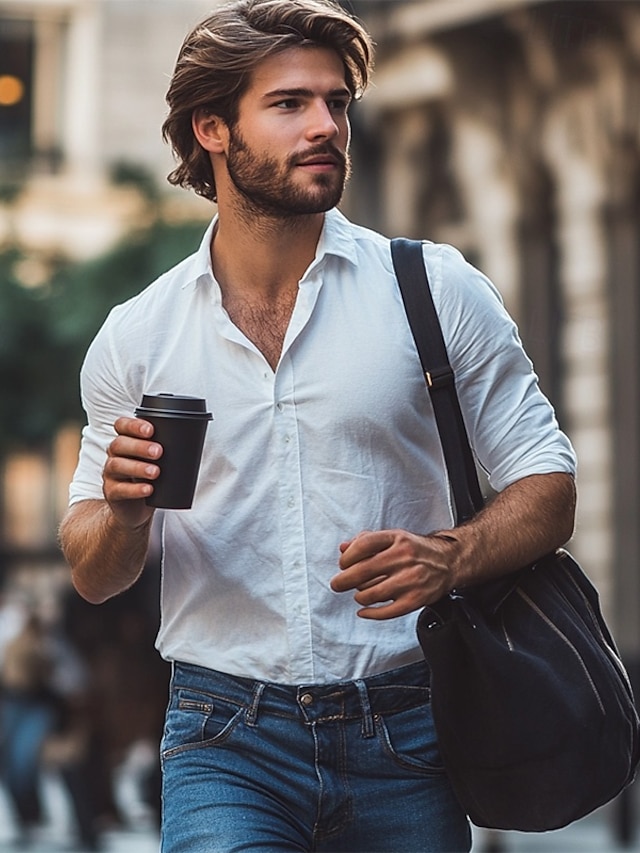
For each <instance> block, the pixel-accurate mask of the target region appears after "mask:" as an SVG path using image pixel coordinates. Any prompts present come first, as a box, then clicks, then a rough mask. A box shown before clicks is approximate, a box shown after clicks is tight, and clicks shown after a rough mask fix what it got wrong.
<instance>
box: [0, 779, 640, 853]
mask: <svg viewBox="0 0 640 853" xmlns="http://www.w3.org/2000/svg"><path fill="white" fill-rule="evenodd" d="M636 787H637V786H636ZM44 791H45V802H46V809H47V814H48V821H47V824H46V825H45V826H44V827H43V828H42V830H41V831H40V834H39V836H38V838H37V839H34V842H33V843H32V844H31V845H30V846H28V847H24V846H22V847H20V846H17V845H16V843H15V829H14V825H13V820H12V817H11V812H10V809H9V807H8V804H7V801H6V798H5V796H4V792H3V791H1V790H0V853H25V851H29V853H71V851H73V853H88V852H87V851H84V850H82V849H81V848H79V847H76V846H73V844H72V843H71V839H72V832H71V826H72V822H71V818H70V814H69V809H68V804H67V802H66V797H65V794H64V791H63V790H62V788H61V787H60V786H59V784H58V782H57V780H56V779H55V778H54V777H50V778H48V779H47V780H46V782H45V786H44ZM633 793H634V799H635V802H636V805H637V800H638V797H637V796H635V795H637V794H638V793H639V792H638V791H637V790H634V792H633ZM119 801H120V803H121V805H122V806H126V809H125V811H126V814H127V817H128V820H127V824H128V825H127V827H126V828H125V829H120V830H114V831H109V832H105V833H104V836H103V847H102V850H103V853H158V849H159V844H158V834H157V831H156V829H155V827H154V826H153V822H152V820H151V817H150V815H149V814H148V813H146V812H145V809H144V807H143V805H142V804H141V803H140V802H139V801H137V799H136V796H135V790H134V788H133V787H132V786H128V785H127V781H126V780H124V781H123V782H122V784H121V786H120V796H119ZM637 816H638V815H637V812H636V817H637ZM636 822H637V821H636ZM473 836H474V843H473V851H472V853H485V851H489V850H495V851H500V853H640V837H639V836H640V831H639V830H636V833H635V838H634V841H633V843H632V844H631V845H630V846H627V847H623V846H621V845H619V844H616V842H615V837H614V836H615V833H614V831H613V812H612V809H611V807H608V806H607V807H604V808H603V809H600V810H599V811H597V812H595V813H594V814H592V815H589V816H588V817H586V818H583V819H582V820H580V821H577V822H576V823H574V824H572V825H571V826H569V827H567V828H565V829H561V830H557V831H555V832H547V833H531V834H529V833H518V832H504V833H498V834H497V837H496V841H497V842H498V843H497V844H495V846H493V847H490V846H488V843H487V842H488V838H487V836H486V834H485V832H484V831H483V830H478V829H475V828H474V830H473ZM274 853H276V851H274ZM345 853H348V851H345ZM371 853H375V851H371ZM440 853H447V851H444V850H443V851H440Z"/></svg>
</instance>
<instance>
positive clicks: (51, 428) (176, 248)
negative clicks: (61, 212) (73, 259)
mask: <svg viewBox="0 0 640 853" xmlns="http://www.w3.org/2000/svg"><path fill="white" fill-rule="evenodd" d="M203 231H204V226H203V224H202V222H191V223H184V224H181V225H169V224H167V223H165V222H162V221H156V222H155V223H154V224H153V225H151V226H150V227H149V228H148V229H147V230H146V231H144V232H143V233H140V234H136V235H135V236H132V237H130V238H129V239H127V240H125V241H124V242H122V243H121V244H120V245H118V246H117V247H116V248H115V249H113V250H112V251H111V252H109V253H108V254H107V255H105V256H103V257H100V258H98V259H95V260H92V261H90V262H85V263H77V264H70V263H64V262H62V261H58V262H55V263H54V264H53V266H52V269H51V270H50V271H49V272H50V274H49V276H48V278H47V280H46V281H45V282H44V283H37V284H36V285H32V286H25V284H24V274H23V271H24V265H25V263H29V262H30V259H29V258H27V257H26V256H25V255H24V254H22V253H21V252H20V251H19V250H18V249H9V250H6V251H4V252H2V253H0V395H1V399H0V456H2V455H4V454H5V453H6V452H7V451H9V450H11V449H14V448H20V447H22V448H25V447H44V448H46V447H47V446H48V445H49V443H50V441H51V439H52V437H53V436H54V435H55V433H56V431H57V429H58V428H59V427H60V426H62V425H63V424H64V423H66V422H68V421H73V420H78V421H81V420H82V419H83V412H82V408H81V405H80V398H79V386H78V375H79V371H80V366H81V364H82V360H83V358H84V354H85V352H86V349H87V347H88V346H89V343H90V342H91V340H92V338H93V336H94V335H95V333H96V331H97V330H98V328H99V327H100V325H101V324H102V322H103V320H104V319H105V317H106V315H107V313H108V312H109V310H110V309H111V308H112V307H113V306H114V305H115V304H117V303H119V302H122V301H124V300H125V299H128V298H129V297H130V296H132V295H134V294H135V293H138V292H139V291H140V290H142V289H143V288H144V287H145V286H146V285H147V284H149V283H150V282H151V281H153V280H154V279H155V278H157V276H158V275H160V274H161V273H163V272H165V271H166V270H167V269H169V268H170V267H171V266H172V265H173V264H174V263H176V262H177V261H179V260H181V259H182V258H184V257H185V256H186V255H188V254H190V253H191V252H193V251H195V249H196V248H197V246H198V244H199V242H200V239H201V236H202V233H203Z"/></svg>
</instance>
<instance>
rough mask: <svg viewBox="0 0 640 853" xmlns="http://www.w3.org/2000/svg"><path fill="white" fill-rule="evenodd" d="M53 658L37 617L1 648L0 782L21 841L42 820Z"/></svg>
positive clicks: (53, 713)
mask: <svg viewBox="0 0 640 853" xmlns="http://www.w3.org/2000/svg"><path fill="white" fill-rule="evenodd" d="M52 664H53V659H52V656H51V650H50V648H49V646H48V644H47V636H46V631H45V629H44V626H43V623H42V620H41V619H40V617H39V616H38V614H37V613H35V612H31V613H29V615H28V616H27V618H26V621H25V624H24V625H23V627H22V628H21V630H20V631H19V633H18V634H17V636H15V637H14V638H13V639H12V640H10V641H9V642H8V643H7V644H6V646H5V649H4V654H3V659H2V662H1V666H0V683H1V685H2V692H1V694H0V727H1V729H2V732H3V749H2V753H1V763H2V777H3V780H4V783H5V785H6V789H7V792H8V794H9V797H10V801H11V803H12V805H13V807H14V811H15V817H16V822H17V824H18V829H19V832H20V834H21V836H22V837H23V838H24V839H28V837H29V836H30V835H31V834H32V832H33V830H34V829H35V828H37V827H38V826H39V825H40V824H41V823H42V821H43V817H44V813H43V805H42V798H41V788H40V786H41V764H40V761H41V755H42V748H43V745H44V742H45V739H46V738H47V736H48V735H49V734H50V733H51V732H52V731H53V729H54V727H55V725H56V719H57V713H58V704H57V699H56V696H55V694H54V692H53V690H52V685H51V680H50V677H51V669H52Z"/></svg>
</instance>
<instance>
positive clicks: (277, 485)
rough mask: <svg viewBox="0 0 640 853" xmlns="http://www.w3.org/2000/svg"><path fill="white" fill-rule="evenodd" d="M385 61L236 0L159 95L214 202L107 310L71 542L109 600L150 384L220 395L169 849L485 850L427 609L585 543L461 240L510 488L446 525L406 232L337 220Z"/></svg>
mask: <svg viewBox="0 0 640 853" xmlns="http://www.w3.org/2000/svg"><path fill="white" fill-rule="evenodd" d="M371 56H372V43H371V39H370V37H369V35H368V34H367V32H366V31H365V30H364V28H363V27H362V26H361V25H360V24H359V22H358V21H356V20H355V19H354V18H353V17H352V16H350V15H349V14H347V13H346V12H345V11H344V9H343V8H342V7H341V6H340V5H339V3H337V2H332V1H331V0H236V2H232V3H228V4H224V5H220V6H216V8H215V10H214V11H213V12H212V14H211V15H210V17H208V18H207V19H206V20H205V21H204V22H202V24H201V25H199V26H198V27H196V28H195V29H194V30H193V31H192V32H191V33H190V34H189V35H188V36H187V38H186V40H185V42H184V44H183V47H182V50H181V52H180V55H179V57H178V62H177V65H176V69H175V72H174V75H173V78H172V81H171V84H170V88H169V93H168V96H167V100H168V103H169V115H168V117H167V120H166V122H165V125H164V131H165V134H166V137H167V138H168V139H169V140H170V142H171V144H172V146H173V148H174V151H175V153H176V154H177V156H178V160H179V163H178V167H177V169H176V170H175V171H174V172H173V173H172V175H171V176H170V180H171V182H172V183H174V184H178V185H181V186H185V187H191V188H193V189H195V190H196V192H198V193H199V194H200V195H203V196H205V197H206V198H208V199H210V200H212V201H214V200H215V201H217V205H218V213H217V216H216V217H215V218H214V220H213V222H212V223H211V225H210V227H209V229H208V230H207V233H206V234H205V237H204V239H203V242H202V244H201V247H200V249H199V250H198V251H197V252H196V253H195V254H194V255H193V256H192V257H191V258H189V259H188V260H186V261H185V262H183V263H181V264H179V265H178V266H177V267H176V268H175V269H174V270H172V271H170V272H169V273H167V274H166V275H164V276H163V277H162V278H161V279H160V280H159V281H158V282H156V283H155V284H154V285H151V286H150V287H149V288H147V289H146V290H145V291H144V292H143V293H142V294H140V295H139V296H138V297H135V298H134V299H133V300H131V301H130V302H129V303H128V304H126V305H124V306H119V307H118V308H116V309H114V311H113V312H112V314H111V315H110V317H109V318H108V320H107V321H106V324H105V326H104V327H103V329H102V330H101V331H100V332H99V333H98V336H97V337H96V339H95V340H94V342H93V344H92V346H91V348H90V350H89V353H88V354H87V358H86V360H85V364H84V368H83V373H82V389H83V400H84V405H85V408H86V411H87V414H88V425H87V427H86V429H85V430H84V433H83V443H82V449H81V456H80V462H79V466H78V469H77V472H76V475H75V478H74V482H73V484H72V488H71V503H72V506H71V508H70V510H69V512H68V514H67V516H66V517H65V519H64V521H63V524H62V526H61V531H60V536H61V542H62V545H63V548H64V552H65V555H66V557H67V559H68V560H69V562H70V564H71V567H72V578H73V581H74V584H75V587H76V589H77V590H78V591H79V592H80V593H81V594H82V595H83V596H84V597H86V598H87V599H88V600H90V601H92V602H94V603H100V602H103V601H105V600H106V599H108V598H110V597H112V596H115V595H117V594H118V593H120V592H121V591H122V590H124V589H126V588H128V587H130V586H131V585H132V584H134V583H135V582H136V580H137V579H138V577H139V576H140V573H141V571H142V569H143V566H144V563H145V555H146V553H147V549H148V545H149V535H150V527H151V521H152V518H153V514H154V510H153V508H152V507H151V506H149V505H148V504H147V503H146V498H147V497H149V496H150V495H151V494H152V493H153V483H154V481H155V479H156V478H157V477H158V475H159V473H160V471H161V469H162V453H163V448H162V446H161V445H160V444H159V443H158V442H156V441H154V438H153V427H152V425H151V424H150V423H148V422H146V421H144V420H142V419H138V418H134V417H132V415H133V412H134V409H135V407H136V406H137V405H139V404H140V401H141V399H142V395H143V394H146V393H149V392H154V391H156V392H157V391H168V392H176V393H183V394H190V395H194V396H198V397H205V398H207V400H211V401H212V403H213V406H214V410H215V421H214V422H213V425H212V428H211V430H210V431H209V433H208V435H207V443H206V446H205V452H204V459H203V465H202V470H201V475H200V481H199V487H198V491H197V494H196V499H195V503H194V506H193V509H191V510H190V511H187V512H182V513H177V512H167V513H166V514H165V519H164V536H163V554H164V557H163V582H162V621H161V625H160V631H159V636H158V641H157V642H158V646H159V649H160V651H161V652H162V654H163V655H164V656H165V657H166V658H167V659H169V660H171V661H172V664H173V679H172V693H171V699H170V704H169V709H168V712H167V718H166V726H165V734H164V739H163V744H162V750H163V751H162V758H163V815H162V849H163V851H164V853H177V851H189V853H214V851H219V853H228V851H231V850H241V849H242V850H249V849H253V850H257V849H261V850H267V849H269V850H285V849H286V850H298V851H303V850H323V851H327V853H328V852H329V851H339V850H340V851H344V850H349V851H351V853H355V851H369V853H370V851H371V850H377V851H383V850H386V851H393V853H400V851H418V850H419V851H422V853H427V851H432V853H433V851H437V853H442V851H445V850H446V851H449V853H452V851H465V850H468V849H469V846H470V831H469V826H468V823H467V820H466V816H465V814H464V812H463V810H462V809H461V807H460V805H459V804H458V803H457V801H456V799H455V796H454V794H453V790H452V788H451V786H450V784H449V782H448V779H447V776H446V774H445V772H444V770H443V767H442V762H441V759H440V756H439V752H438V744H437V738H436V734H435V731H434V726H433V720H432V717H431V712H430V705H429V673H428V669H427V666H426V664H425V662H424V660H423V656H422V653H421V649H420V647H419V644H418V641H417V637H416V631H415V615H416V611H417V610H418V609H419V608H420V607H422V606H424V605H428V604H430V603H433V602H435V601H436V600H438V599H440V598H441V597H443V596H444V595H446V594H447V593H448V592H449V591H450V590H451V589H453V588H455V587H456V586H464V585H467V584H469V583H473V582H477V581H481V580H484V579H489V578H490V577H496V576H499V575H501V574H505V573H507V572H509V571H511V570H514V569H516V568H518V567H520V566H522V565H524V564H526V563H528V562H530V561H532V560H534V559H536V558H538V557H540V556H542V555H543V554H544V553H546V552H548V551H549V550H551V549H553V548H554V547H556V546H558V545H560V544H562V543H563V542H564V541H565V540H566V539H567V538H568V537H569V536H570V534H571V531H572V525H573V513H574V497H575V496H574V482H573V472H574V464H575V460H574V455H573V451H572V448H571V446H570V443H569V441H568V439H567V438H566V436H564V435H563V433H562V432H561V431H560V430H559V428H558V424H557V423H556V421H555V418H554V414H553V410H552V408H551V406H550V404H549V402H548V401H547V400H546V399H545V398H544V396H543V395H542V394H541V392H540V390H539V388H538V385H537V382H536V377H535V375H534V373H533V370H532V366H531V363H530V361H529V360H528V358H527V357H526V355H525V353H524V351H523V349H522V346H521V344H520V341H519V339H518V336H517V333H516V330H515V327H514V324H513V321H512V320H511V319H510V318H509V316H508V315H507V314H506V312H505V310H504V307H503V305H502V303H501V300H500V298H499V297H498V295H497V293H496V292H495V289H494V288H493V286H492V285H491V284H490V283H489V282H488V281H487V279H486V278H485V277H484V276H482V274H481V273H480V272H479V271H478V270H475V269H474V268H473V267H471V266H470V265H469V264H467V263H466V262H465V261H464V259H463V258H462V257H461V256H460V254H459V253H458V252H456V251H455V250H454V249H452V248H451V247H445V246H437V245H434V244H429V243H425V245H424V250H423V254H424V260H425V263H426V265H427V267H428V270H429V275H430V278H431V280H432V283H433V290H434V300H435V303H436V307H437V309H438V311H439V314H440V319H441V322H442V325H443V329H444V334H445V338H446V340H447V343H448V345H449V356H450V359H451V362H452V365H453V367H454V370H455V375H456V378H457V380H458V393H459V396H460V399H461V403H462V407H463V411H464V415H465V419H466V423H467V426H468V428H469V432H470V438H471V442H472V445H473V447H474V449H475V452H476V454H477V455H478V457H479V458H480V460H481V462H482V465H483V466H485V467H486V469H487V470H488V472H489V476H490V481H491V484H492V485H493V486H494V487H495V488H496V490H497V491H498V492H499V494H498V495H497V497H496V498H495V499H494V500H493V501H491V502H490V503H489V504H488V505H487V507H486V508H485V509H484V511H483V512H482V513H480V514H479V515H478V516H477V517H476V518H474V519H473V520H472V521H471V522H469V523H467V524H465V525H462V526H458V527H454V526H453V525H454V520H453V518H452V514H451V504H450V500H449V490H448V484H447V478H446V471H445V468H444V463H443V458H442V451H441V447H440V443H439V440H438V433H437V429H436V426H435V423H434V418H433V412H432V410H431V408H430V405H429V402H428V395H427V390H426V387H425V382H424V376H423V375H422V372H421V369H420V364H419V361H418V357H417V354H416V351H415V345H414V342H413V340H412V338H411V335H410V331H409V327H408V324H407V318H406V314H405V312H404V309H403V305H402V300H401V297H400V293H399V291H398V285H397V281H396V279H395V276H394V272H393V264H392V260H391V254H390V243H389V240H388V239H386V238H385V237H383V236H381V235H379V234H376V233H374V232H372V231H368V230H366V229H364V228H361V227H359V226H356V225H353V224H352V223H350V222H349V221H348V220H347V219H346V218H345V217H344V216H343V215H342V214H341V213H340V212H339V211H338V210H337V209H336V205H337V204H338V202H339V201H340V198H341V195H342V192H343V188H344V185H345V181H346V179H347V176H348V173H349V141H350V127H349V118H348V112H349V107H350V104H351V101H352V99H353V98H356V97H358V96H359V95H360V94H362V92H363V91H364V89H365V88H366V86H367V83H368V79H369V75H370V72H371ZM360 531H364V532H360ZM345 593H347V594H345Z"/></svg>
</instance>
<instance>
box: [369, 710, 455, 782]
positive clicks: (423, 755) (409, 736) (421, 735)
mask: <svg viewBox="0 0 640 853" xmlns="http://www.w3.org/2000/svg"><path fill="white" fill-rule="evenodd" d="M376 734H377V736H378V739H379V741H380V742H381V744H382V749H383V751H384V752H385V753H386V754H387V755H388V756H389V757H390V758H391V759H392V760H393V761H394V762H395V763H396V764H397V765H399V766H400V767H402V768H404V769H405V770H413V771H415V772H417V773H444V766H443V763H442V757H441V755H440V750H439V749H438V739H437V736H436V730H435V726H434V724H433V716H432V714H431V707H430V705H420V706H418V707H416V708H409V709H407V710H406V711H399V712H397V713H395V714H388V715H386V716H378V717H376Z"/></svg>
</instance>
